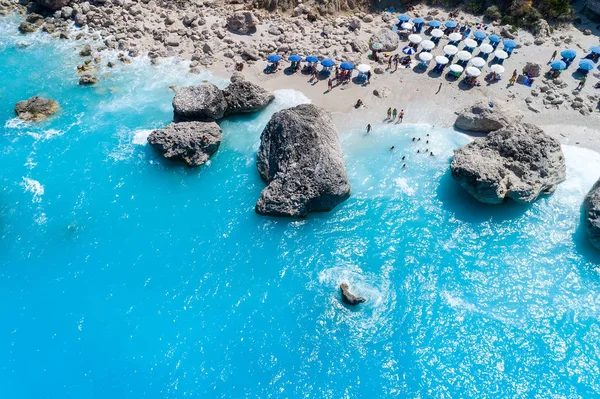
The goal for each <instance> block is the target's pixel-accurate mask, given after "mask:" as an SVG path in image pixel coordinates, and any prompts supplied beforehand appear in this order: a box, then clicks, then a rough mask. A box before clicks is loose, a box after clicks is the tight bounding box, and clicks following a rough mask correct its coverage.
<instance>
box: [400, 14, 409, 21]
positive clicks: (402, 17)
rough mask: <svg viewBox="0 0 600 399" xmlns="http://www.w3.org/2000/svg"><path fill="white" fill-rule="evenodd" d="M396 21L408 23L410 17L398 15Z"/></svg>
mask: <svg viewBox="0 0 600 399" xmlns="http://www.w3.org/2000/svg"><path fill="white" fill-rule="evenodd" d="M398 21H400V22H408V21H410V17H409V16H408V15H406V14H400V15H398Z"/></svg>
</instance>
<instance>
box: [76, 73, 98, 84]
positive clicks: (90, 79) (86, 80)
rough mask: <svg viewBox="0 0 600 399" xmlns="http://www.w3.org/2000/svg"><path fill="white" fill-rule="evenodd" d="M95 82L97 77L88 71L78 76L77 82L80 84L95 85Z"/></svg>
mask: <svg viewBox="0 0 600 399" xmlns="http://www.w3.org/2000/svg"><path fill="white" fill-rule="evenodd" d="M96 83H98V78H97V77H95V76H94V75H90V74H89V73H86V74H85V75H81V77H80V78H79V84H80V85H81V86H91V85H95V84H96Z"/></svg>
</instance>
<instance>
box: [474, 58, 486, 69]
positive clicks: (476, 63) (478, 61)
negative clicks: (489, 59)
mask: <svg viewBox="0 0 600 399" xmlns="http://www.w3.org/2000/svg"><path fill="white" fill-rule="evenodd" d="M471 65H473V66H474V67H476V68H483V67H484V65H485V60H484V59H483V58H481V57H475V58H473V59H472V60H471Z"/></svg>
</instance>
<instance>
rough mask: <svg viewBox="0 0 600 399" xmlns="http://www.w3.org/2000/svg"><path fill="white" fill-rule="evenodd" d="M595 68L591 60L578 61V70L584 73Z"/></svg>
mask: <svg viewBox="0 0 600 399" xmlns="http://www.w3.org/2000/svg"><path fill="white" fill-rule="evenodd" d="M595 66H596V64H594V61H592V60H581V61H579V69H582V70H584V71H591V70H592V69H594V67H595Z"/></svg>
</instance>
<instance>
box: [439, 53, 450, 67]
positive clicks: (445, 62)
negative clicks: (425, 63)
mask: <svg viewBox="0 0 600 399" xmlns="http://www.w3.org/2000/svg"><path fill="white" fill-rule="evenodd" d="M435 62H437V63H438V64H440V65H446V64H447V63H449V62H450V61H449V60H448V58H446V57H444V56H443V55H438V56H437V57H435Z"/></svg>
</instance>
